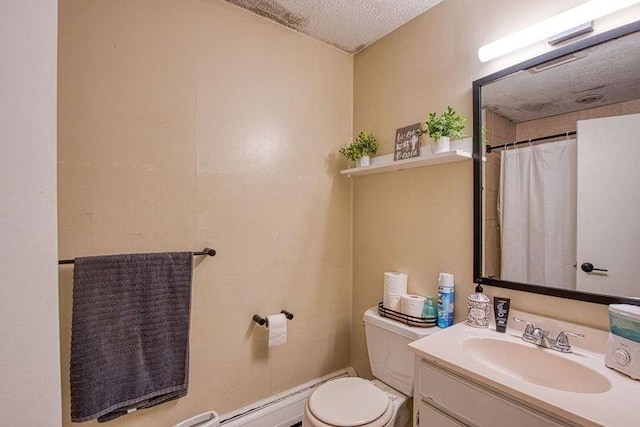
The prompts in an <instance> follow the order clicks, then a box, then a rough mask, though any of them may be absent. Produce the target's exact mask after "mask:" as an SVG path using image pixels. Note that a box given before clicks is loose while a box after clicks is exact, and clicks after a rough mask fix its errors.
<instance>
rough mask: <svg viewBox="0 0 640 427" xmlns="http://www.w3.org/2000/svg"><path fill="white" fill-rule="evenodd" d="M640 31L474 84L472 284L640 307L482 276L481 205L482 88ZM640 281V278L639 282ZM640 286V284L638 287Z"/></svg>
mask: <svg viewBox="0 0 640 427" xmlns="http://www.w3.org/2000/svg"><path fill="white" fill-rule="evenodd" d="M638 31H640V21H636V22H632V23H630V24H627V25H624V26H622V27H619V28H616V29H613V30H610V31H607V32H604V33H601V34H597V35H595V36H592V37H589V38H586V39H583V40H579V41H577V42H575V43H572V44H569V45H567V46H563V47H560V48H558V49H555V50H553V51H551V52H548V53H545V54H543V55H540V56H537V57H535V58H532V59H529V60H526V61H524V62H521V63H519V64H516V65H513V66H511V67H509V68H505V69H504V70H501V71H498V72H495V73H493V74H490V75H488V76H486V77H483V78H481V79H478V80H476V81H474V82H473V278H474V279H473V280H474V282H475V283H478V284H482V285H488V286H496V287H499V288H507V289H514V290H517V291H525V292H532V293H536V294H542V295H550V296H554V297H560V298H568V299H573V300H579V301H587V302H593V303H599V304H633V305H640V299H634V298H628V297H616V296H611V295H606V294H595V293H590V292H580V291H573V290H568V289H560V288H552V287H546V286H541V285H536V284H532V283H520V282H510V281H506V280H500V279H495V278H489V277H483V276H482V251H483V241H482V228H483V204H482V189H483V182H482V175H483V174H482V170H483V161H482V155H483V153H482V142H481V141H482V87H483V86H485V85H487V84H490V83H492V82H494V81H496V80H498V79H501V78H503V77H506V76H508V75H510V74H513V73H515V72H518V71H522V70H525V69H527V68H531V67H533V66H535V65H539V64H542V63H545V62H548V61H551V60H553V59H556V58H560V57H562V56H565V55H569V54H571V53H574V52H577V51H579V50H583V49H586V48H589V47H591V46H595V45H598V44H601V43H605V42H608V41H611V40H614V39H616V38H619V37H622V36H625V35H627V34H631V33H635V32H638ZM639 279H640V278H639ZM639 286H640V284H639Z"/></svg>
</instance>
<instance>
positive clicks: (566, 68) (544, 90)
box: [474, 22, 640, 303]
mask: <svg viewBox="0 0 640 427" xmlns="http://www.w3.org/2000/svg"><path fill="white" fill-rule="evenodd" d="M638 70H640V22H636V23H633V24H629V25H628V26H626V27H625V28H623V29H617V30H614V31H612V32H610V33H609V34H607V33H605V34H601V35H599V36H596V37H593V38H592V39H586V40H583V41H580V42H577V43H574V44H573V45H569V46H565V47H563V48H560V49H558V50H557V51H556V52H555V53H554V52H552V53H551V54H546V55H543V56H542V57H540V58H535V59H532V60H530V61H527V62H525V63H523V64H520V65H517V66H514V67H511V68H510V69H508V70H504V71H503V72H498V73H496V74H494V75H492V76H488V77H486V78H484V79H480V80H478V81H477V82H474V94H475V96H474V102H476V105H475V106H474V107H475V109H476V110H477V114H478V115H479V118H480V123H479V125H481V126H482V130H480V129H476V135H477V136H481V139H482V142H483V143H482V144H481V143H479V142H478V141H476V144H475V146H474V153H475V154H476V155H480V154H483V155H485V156H486V158H487V161H486V162H485V163H482V162H478V161H477V159H476V160H474V161H475V162H476V167H477V168H478V171H479V172H478V173H476V174H475V178H474V179H475V183H474V184H475V189H476V198H477V199H478V200H479V202H476V204H475V206H476V213H475V215H476V217H475V218H476V220H475V225H476V228H478V229H480V230H476V246H475V251H474V252H475V256H474V257H475V261H474V272H475V274H474V275H475V276H476V281H479V282H481V283H485V284H489V285H494V286H503V287H508V288H512V289H519V290H528V291H532V292H538V293H543V294H549V295H556V296H562V297H567V298H574V299H581V300H587V301H593V302H602V303H611V302H614V301H619V300H626V301H625V302H634V300H635V299H637V298H639V297H640V283H638V281H637V278H638V277H639V276H640V263H638V262H637V260H638V259H640V243H639V242H640V221H638V220H637V218H639V217H640V187H639V186H638V185H637V183H638V182H640V168H638V167H637V166H636V164H637V159H638V158H640V74H638ZM476 139H480V138H476ZM638 301H640V300H638ZM638 301H635V302H636V303H637V302H638Z"/></svg>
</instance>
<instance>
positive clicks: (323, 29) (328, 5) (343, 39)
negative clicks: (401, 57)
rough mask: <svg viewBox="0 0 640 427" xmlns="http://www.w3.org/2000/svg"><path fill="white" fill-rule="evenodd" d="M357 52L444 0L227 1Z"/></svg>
mask: <svg viewBox="0 0 640 427" xmlns="http://www.w3.org/2000/svg"><path fill="white" fill-rule="evenodd" d="M226 1H227V2H229V3H232V4H235V5H236V6H239V7H241V8H244V9H247V10H249V11H251V12H253V13H256V14H258V15H260V16H263V17H265V18H267V19H270V20H272V21H275V22H277V23H279V24H282V25H285V26H287V27H289V28H293V29H294V30H297V31H300V32H301V33H304V34H307V35H309V36H311V37H313V38H315V39H318V40H321V41H323V42H325V43H329V44H331V45H333V46H336V47H338V48H340V49H342V50H344V51H346V52H349V53H357V52H359V51H360V50H362V49H364V48H365V47H366V46H368V45H370V44H371V43H373V42H375V41H376V40H378V39H380V38H382V37H383V36H385V35H387V34H389V33H390V32H392V31H393V30H395V29H396V28H398V27H400V26H401V25H403V24H405V23H407V22H409V21H410V20H412V19H413V18H415V17H416V16H418V15H420V14H422V13H424V12H425V11H427V10H428V9H430V8H432V7H433V6H435V5H437V4H438V3H440V2H442V1H444V0H226Z"/></svg>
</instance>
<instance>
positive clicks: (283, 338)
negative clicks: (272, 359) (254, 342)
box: [267, 313, 287, 347]
mask: <svg viewBox="0 0 640 427" xmlns="http://www.w3.org/2000/svg"><path fill="white" fill-rule="evenodd" d="M267 322H268V323H267V324H268V325H269V347H275V346H277V345H281V344H284V343H286V342H287V317H286V316H285V315H284V314H282V313H280V314H272V315H270V316H267Z"/></svg>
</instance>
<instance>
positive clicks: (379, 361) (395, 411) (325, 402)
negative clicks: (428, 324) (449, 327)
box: [302, 306, 439, 427]
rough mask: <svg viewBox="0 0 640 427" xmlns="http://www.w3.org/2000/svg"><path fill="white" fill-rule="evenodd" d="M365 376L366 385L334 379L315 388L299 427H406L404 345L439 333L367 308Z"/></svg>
mask: <svg viewBox="0 0 640 427" xmlns="http://www.w3.org/2000/svg"><path fill="white" fill-rule="evenodd" d="M363 322H364V329H365V335H366V338H367V351H368V353H369V363H370V365H371V372H372V373H373V376H374V377H376V379H375V380H373V381H367V380H365V379H362V378H358V377H351V378H339V379H335V380H332V381H329V382H327V383H325V384H323V385H321V386H320V387H318V388H317V389H316V390H315V391H314V392H313V393H312V394H311V396H309V399H308V400H307V404H306V406H305V411H304V415H303V419H302V426H303V427H354V426H358V427H360V426H364V427H406V426H408V425H409V421H410V419H411V416H410V413H409V408H408V405H407V403H408V401H409V399H410V398H411V397H412V396H413V372H414V355H413V353H411V352H409V350H408V349H407V345H408V344H409V343H410V342H412V341H415V340H417V339H420V338H423V337H425V336H427V335H431V334H433V333H434V332H437V331H438V330H439V328H419V327H415V326H408V325H405V324H403V323H400V322H398V321H396V320H392V319H389V318H386V317H382V316H380V314H378V307H377V306H375V307H371V308H370V309H368V310H367V311H365V313H364V317H363Z"/></svg>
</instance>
